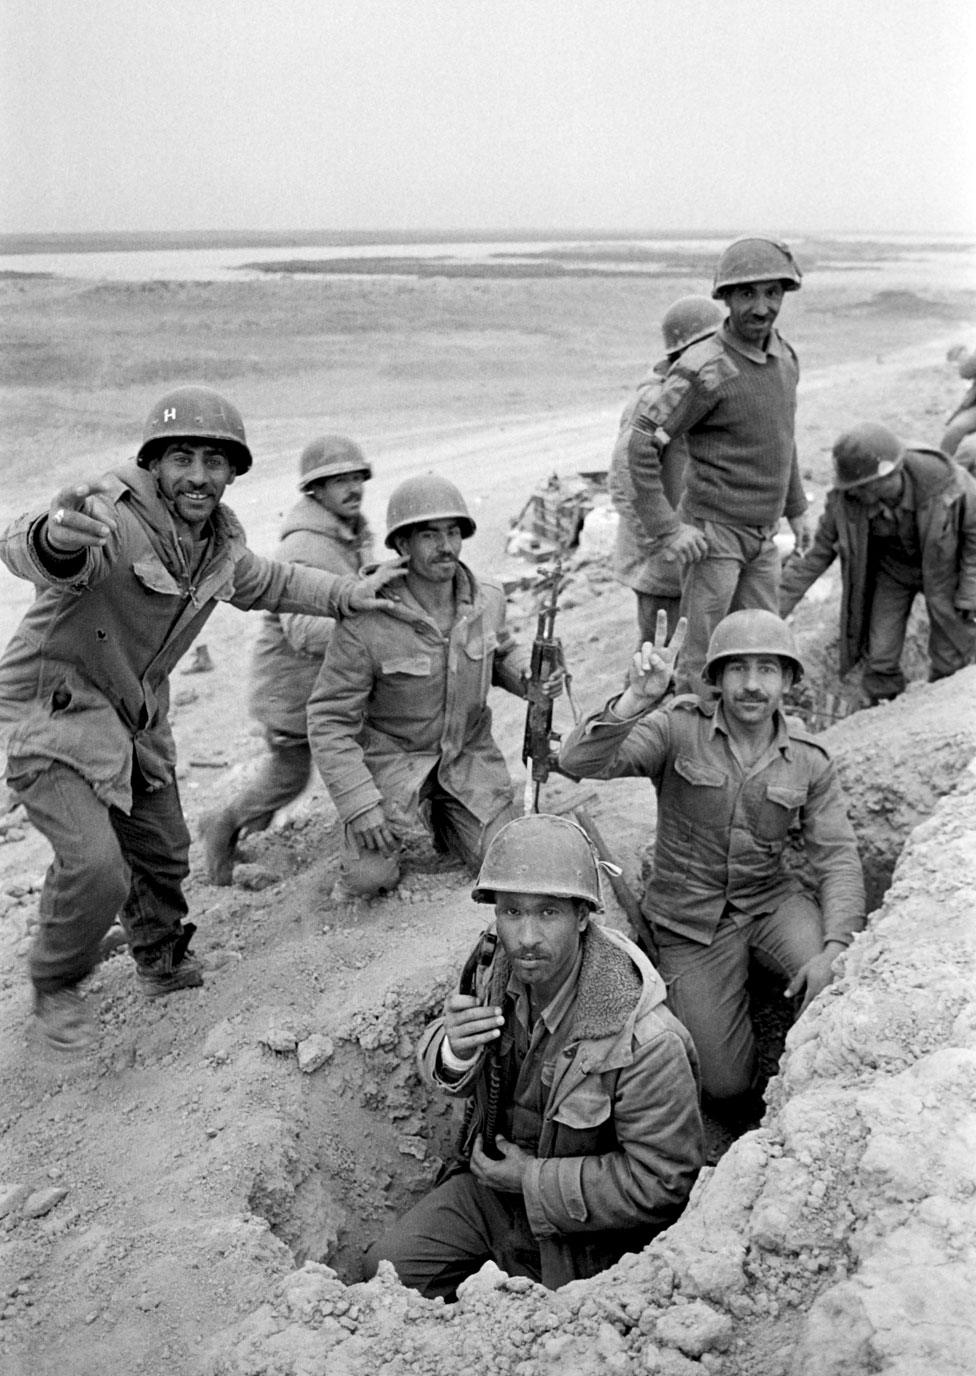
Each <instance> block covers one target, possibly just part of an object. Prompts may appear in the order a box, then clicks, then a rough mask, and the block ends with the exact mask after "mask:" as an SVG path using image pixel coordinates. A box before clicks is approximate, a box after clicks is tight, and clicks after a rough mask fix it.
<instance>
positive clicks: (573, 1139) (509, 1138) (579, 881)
mask: <svg viewBox="0 0 976 1376" xmlns="http://www.w3.org/2000/svg"><path fill="white" fill-rule="evenodd" d="M472 897H473V898H474V900H475V902H478V903H492V904H494V908H495V921H494V925H493V930H492V929H489V932H488V934H487V936H486V937H482V943H485V942H488V943H489V945H490V946H491V945H492V943H491V938H492V937H493V936H494V937H496V938H497V946H494V947H493V949H494V955H493V958H492V959H491V960H490V961H489V962H487V963H486V962H485V961H484V960H483V959H482V958H481V957H483V955H484V950H485V947H484V945H480V946H479V948H476V950H475V952H473V953H472V959H471V961H470V962H469V965H468V967H466V968H467V969H469V970H471V971H472V972H473V974H474V975H477V974H478V972H480V978H474V979H473V983H474V987H473V988H472V987H471V983H472V981H471V980H469V979H465V978H462V981H461V987H460V988H459V989H458V991H457V992H455V993H452V994H450V995H449V996H448V998H447V1001H446V1003H445V1006H444V1013H443V1016H442V1017H440V1018H438V1019H437V1020H436V1021H435V1022H434V1023H433V1024H432V1025H431V1026H430V1027H429V1028H427V1030H426V1032H425V1033H424V1035H423V1037H422V1039H421V1042H420V1046H419V1049H418V1059H419V1061H420V1066H421V1072H422V1074H423V1076H424V1078H425V1080H426V1081H427V1083H428V1084H429V1085H430V1086H432V1087H434V1088H437V1089H439V1090H442V1091H443V1092H444V1093H446V1094H449V1095H452V1096H454V1097H456V1098H458V1099H459V1100H461V1101H463V1102H466V1103H467V1105H468V1106H469V1109H468V1112H467V1113H466V1115H465V1118H464V1122H463V1126H462V1129H461V1132H460V1134H459V1141H458V1148H459V1149H458V1156H457V1159H456V1160H454V1161H451V1162H450V1163H448V1165H447V1167H446V1168H445V1171H444V1173H443V1175H442V1178H441V1180H440V1182H439V1183H438V1184H437V1185H436V1186H435V1188H434V1189H433V1191H432V1192H431V1193H430V1194H429V1195H428V1196H427V1197H426V1198H425V1199H423V1200H421V1201H420V1203H419V1204H417V1205H415V1206H414V1208H413V1209H411V1210H410V1211H409V1212H408V1213H407V1214H405V1215H404V1217H403V1218H402V1219H400V1221H399V1222H398V1223H397V1224H396V1225H395V1226H394V1227H393V1229H392V1230H391V1231H390V1232H389V1233H388V1234H387V1235H386V1236H385V1237H383V1238H382V1239H381V1240H380V1241H379V1242H377V1243H374V1245H373V1246H372V1247H371V1248H370V1249H369V1251H368V1253H367V1258H366V1270H367V1274H368V1275H369V1276H372V1275H374V1274H375V1272H376V1270H377V1268H378V1266H379V1263H380V1262H381V1261H384V1260H385V1261H389V1262H392V1264H393V1266H394V1267H395V1269H396V1271H397V1274H398V1275H399V1277H400V1280H401V1281H402V1282H403V1284H404V1285H408V1286H411V1287H412V1288H414V1289H416V1290H419V1291H420V1292H421V1294H423V1295H425V1296H427V1297H430V1298H433V1297H436V1296H442V1297H443V1298H445V1299H448V1300H452V1299H454V1298H455V1297H456V1292H457V1287H458V1285H459V1284H460V1283H461V1281H463V1280H464V1279H465V1278H466V1277H467V1276H470V1275H472V1274H473V1273H474V1272H475V1271H477V1270H478V1269H479V1268H480V1267H481V1266H482V1265H483V1264H484V1262H486V1261H493V1262H495V1264H496V1265H497V1266H499V1267H500V1268H502V1269H503V1270H505V1271H507V1272H508V1273H509V1274H510V1275H514V1276H528V1277H529V1278H530V1279H532V1280H535V1281H540V1282H541V1283H542V1284H543V1285H545V1286H547V1287H549V1288H550V1289H555V1288H557V1287H558V1286H560V1285H563V1284H565V1283H566V1282H568V1281H571V1280H578V1279H583V1278H586V1277H588V1276H592V1275H595V1274H596V1273H597V1272H599V1271H602V1270H604V1269H605V1268H606V1267H608V1266H611V1265H613V1263H614V1262H615V1261H617V1260H619V1258H620V1257H621V1256H622V1255H623V1254H624V1253H625V1252H638V1251H640V1250H641V1249H642V1248H643V1247H644V1246H646V1244H647V1243H648V1242H649V1241H650V1240H651V1239H652V1238H653V1237H654V1236H655V1235H656V1234H657V1233H659V1232H660V1231H661V1230H662V1229H664V1228H666V1227H668V1226H669V1225H670V1224H671V1223H673V1222H674V1220H675V1219H676V1218H677V1217H678V1215H679V1214H680V1213H681V1210H682V1209H683V1208H684V1205H685V1203H686V1202H687V1199H688V1195H689V1193H690V1192H691V1188H692V1185H693V1184H694V1182H695V1179H696V1176H697V1174H698V1171H699V1168H700V1166H701V1163H702V1123H701V1116H700V1113H699V1107H698V1072H697V1061H696V1057H695V1052H694V1047H693V1045H692V1042H691V1039H690V1037H689V1036H688V1033H687V1032H686V1030H685V1028H684V1027H682V1025H681V1024H680V1023H679V1022H678V1020H677V1019H676V1018H675V1017H674V1016H673V1015H672V1014H671V1013H670V1012H669V1011H668V1009H667V1007H666V1006H665V990H664V985H663V982H662V981H661V979H660V977H659V976H658V974H657V972H656V971H655V970H654V968H653V966H652V965H651V964H650V962H649V961H648V960H647V958H646V957H645V955H644V954H643V952H641V951H640V950H639V949H638V948H637V947H636V946H635V945H633V943H632V942H630V941H628V940H627V938H626V937H624V936H622V935H620V933H618V932H615V931H613V930H612V929H610V928H607V927H603V926H600V925H599V924H598V923H597V922H596V921H595V920H594V917H593V914H594V913H595V912H597V911H598V910H599V908H600V906H601V898H600V880H599V862H598V861H597V859H596V857H595V856H594V854H593V851H592V848H591V846H590V843H589V841H588V839H587V837H586V836H585V834H584V833H583V832H582V830H581V829H580V828H579V827H578V826H577V825H576V824H575V823H574V822H571V821H568V820H567V819H566V818H563V817H553V816H547V815H544V814H543V815H532V816H528V817H521V818H518V819H516V820H515V821H512V822H510V823H509V824H508V825H507V826H505V827H504V828H503V829H502V830H501V831H499V832H498V833H497V834H496V836H495V837H494V839H493V841H492V842H491V845H490V846H489V847H488V851H487V854H486V855H485V859H484V863H483V865H482V867H481V871H480V873H479V875H478V881H477V884H476V886H475V888H474V890H473V891H472Z"/></svg>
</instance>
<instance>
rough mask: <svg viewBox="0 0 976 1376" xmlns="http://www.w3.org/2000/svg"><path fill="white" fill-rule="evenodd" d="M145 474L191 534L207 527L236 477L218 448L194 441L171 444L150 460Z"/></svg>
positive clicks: (179, 441) (175, 441) (234, 470)
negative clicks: (154, 482)
mask: <svg viewBox="0 0 976 1376" xmlns="http://www.w3.org/2000/svg"><path fill="white" fill-rule="evenodd" d="M149 471H150V472H151V473H153V474H154V475H155V477H156V482H157V484H158V486H159V491H160V494H161V495H162V498H163V500H164V501H165V502H166V504H167V505H168V506H169V508H170V510H171V511H172V512H173V515H174V516H175V517H176V518H177V520H179V521H181V522H182V523H183V524H184V525H186V526H189V527H190V528H191V530H194V531H197V530H200V529H201V528H202V527H203V526H204V525H205V524H206V523H207V521H208V520H209V519H210V517H211V516H212V515H213V513H214V510H215V509H216V507H217V504H218V503H219V501H220V499H221V497H223V495H224V489H225V488H227V487H229V486H230V484H231V483H232V482H233V481H234V479H235V477H236V476H237V470H236V469H235V468H234V465H233V464H232V463H231V461H230V459H229V458H228V457H227V454H226V453H225V452H224V450H223V449H222V448H221V447H220V445H218V444H212V443H210V442H209V441H207V440H197V439H186V440H174V441H173V443H172V444H168V445H167V446H166V448H165V449H164V450H163V452H162V454H160V455H159V457H158V458H156V459H153V461H152V462H151V463H150V465H149Z"/></svg>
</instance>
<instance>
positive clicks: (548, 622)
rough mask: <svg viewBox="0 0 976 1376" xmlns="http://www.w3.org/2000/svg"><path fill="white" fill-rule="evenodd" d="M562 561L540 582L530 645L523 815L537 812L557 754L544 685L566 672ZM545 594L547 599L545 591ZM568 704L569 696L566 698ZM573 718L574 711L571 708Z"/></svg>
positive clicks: (549, 707)
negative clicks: (559, 625) (560, 617)
mask: <svg viewBox="0 0 976 1376" xmlns="http://www.w3.org/2000/svg"><path fill="white" fill-rule="evenodd" d="M562 574H563V567H562V560H561V559H559V558H557V559H556V562H555V564H554V565H553V568H552V572H551V573H550V574H549V575H548V577H547V578H546V579H545V581H544V583H543V596H544V599H545V600H544V601H543V603H542V606H541V607H540V609H539V621H538V626H537V629H536V633H535V640H533V642H532V660H531V664H530V668H529V677H528V681H527V683H526V693H525V696H526V697H527V699H528V703H529V705H528V707H527V709H526V712H525V735H524V737H523V740H522V763H523V764H525V765H526V766H528V771H529V772H528V775H527V777H526V780H525V806H524V808H523V811H524V812H525V813H527V814H528V813H530V812H538V811H539V790H540V788H541V787H542V785H543V784H544V783H545V781H546V780H547V779H548V777H549V774H550V772H551V771H552V770H553V769H556V768H557V767H558V766H557V764H556V753H555V751H554V750H553V748H552V745H553V741H558V740H559V732H558V731H553V729H552V698H550V697H547V696H546V694H545V692H544V691H543V684H544V683H545V681H546V679H547V678H549V676H550V674H552V673H554V672H555V670H556V669H565V667H566V660H565V658H564V656H563V647H562V642H561V641H560V640H557V639H556V635H555V624H556V612H557V611H558V606H557V599H558V597H559V584H560V582H561V581H562ZM547 591H548V597H546V592H547ZM566 691H567V695H569V675H568V674H567V675H566ZM569 700H570V705H572V703H573V700H572V696H571V695H569ZM573 715H574V716H575V715H576V709H575V707H573Z"/></svg>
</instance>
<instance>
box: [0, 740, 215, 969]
mask: <svg viewBox="0 0 976 1376" xmlns="http://www.w3.org/2000/svg"><path fill="white" fill-rule="evenodd" d="M13 768H14V762H11V770H12V771H13ZM9 783H10V787H11V789H12V790H13V791H14V792H15V793H16V795H17V797H18V799H19V800H20V801H21V802H22V803H23V804H24V808H25V810H26V812H27V816H28V818H29V819H30V822H31V825H32V826H34V827H36V828H37V830H38V831H39V832H40V833H41V835H42V836H45V837H46V838H47V840H48V842H49V843H50V845H51V848H52V850H53V851H54V859H53V860H52V862H51V864H50V865H49V867H48V870H47V873H46V875H45V876H44V884H43V887H42V889H41V898H40V904H39V917H40V926H39V928H38V932H37V936H36V937H35V940H34V945H33V947H32V949H31V952H30V977H31V980H32V982H33V984H34V987H35V988H36V989H37V990H38V991H39V992H41V993H53V992H55V991H56V990H58V989H62V988H65V987H67V986H71V985H75V984H77V983H78V982H79V981H80V980H82V979H84V978H85V976H86V975H88V974H90V973H91V971H92V970H93V969H94V967H95V965H96V964H97V963H98V957H99V943H100V942H101V940H102V938H103V937H104V936H105V934H106V932H107V931H108V930H109V928H110V927H111V926H112V923H113V922H114V921H115V920H116V918H118V919H119V921H120V922H121V924H122V926H123V928H124V930H125V933H126V936H127V937H128V939H129V946H130V949H131V951H132V955H133V956H134V957H135V959H136V960H137V961H139V960H152V959H153V958H154V956H155V955H157V954H158V952H159V951H160V950H161V949H162V948H163V947H165V946H166V945H167V944H168V943H171V942H174V941H176V940H177V939H178V937H179V935H180V933H181V932H182V930H183V918H184V917H185V916H186V913H187V903H186V899H185V898H184V896H183V882H184V880H185V879H186V877H187V875H188V874H189V872H190V865H189V854H190V833H189V831H188V829H187V825H186V821H185V820H184V817H183V808H182V805H181V803H180V796H179V791H178V789H177V786H176V782H175V780H174V781H173V782H172V783H170V784H167V785H166V786H164V787H163V788H158V789H154V790H152V791H150V789H149V788H148V786H147V785H146V782H145V780H144V779H143V778H142V776H141V774H140V773H139V770H138V769H137V768H134V769H133V778H132V811H131V812H130V813H125V812H123V811H122V810H121V809H120V808H117V807H108V806H106V805H105V804H104V803H103V802H101V801H100V800H99V799H98V798H97V797H96V795H95V792H94V790H93V789H92V787H91V785H90V784H88V783H87V782H86V781H85V780H84V779H83V778H82V777H81V775H80V774H78V773H77V772H76V771H75V770H73V769H70V768H69V767H68V766H67V765H64V764H58V763H54V764H52V765H51V766H50V767H49V768H48V769H45V770H42V771H40V772H38V773H34V772H31V773H28V774H23V775H21V776H20V777H18V776H17V775H16V773H15V772H11V776H10V778H9Z"/></svg>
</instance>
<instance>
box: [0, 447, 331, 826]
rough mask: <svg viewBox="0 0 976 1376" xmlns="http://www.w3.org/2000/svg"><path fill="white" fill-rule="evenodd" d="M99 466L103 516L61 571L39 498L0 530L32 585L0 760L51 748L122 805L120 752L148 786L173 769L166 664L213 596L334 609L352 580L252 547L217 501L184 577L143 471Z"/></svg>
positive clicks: (15, 643)
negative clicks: (40, 541) (49, 554)
mask: <svg viewBox="0 0 976 1376" xmlns="http://www.w3.org/2000/svg"><path fill="white" fill-rule="evenodd" d="M106 476H107V480H108V481H109V482H110V484H111V489H110V491H109V492H108V493H107V494H100V495H97V496H95V497H94V498H92V503H93V506H94V508H95V510H96V513H97V512H99V511H100V512H103V513H104V515H105V517H106V519H107V520H112V521H114V522H115V524H116V529H115V531H114V532H113V533H112V534H110V535H109V537H108V539H107V540H106V542H105V544H104V546H102V547H99V548H95V547H93V548H90V549H88V550H86V551H85V552H84V554H83V558H82V560H81V563H80V567H78V568H76V569H75V571H73V572H72V573H71V574H70V575H66V576H62V577H59V576H57V575H56V574H52V573H51V572H50V571H49V570H48V569H47V568H46V567H45V566H44V564H42V562H41V560H40V558H39V556H38V554H37V550H36V548H35V539H36V538H37V534H38V531H39V528H40V527H41V525H42V523H43V522H44V521H45V520H46V518H47V511H46V510H45V511H43V512H35V513H33V514H29V515H26V516H22V517H20V518H19V519H18V520H16V521H14V522H13V523H12V525H10V526H9V527H8V529H7V530H6V531H5V533H4V535H3V537H2V539H0V558H2V559H3V561H4V563H5V564H6V565H7V567H8V568H9V569H10V571H11V572H12V573H14V574H16V575H17V576H18V577H19V578H26V579H29V580H30V581H31V582H32V583H34V585H35V586H36V588H37V589H38V593H37V598H36V600H35V601H34V603H33V605H32V606H31V608H30V610H29V611H28V612H27V614H26V615H25V616H24V619H23V620H22V622H21V623H20V626H19V627H18V629H17V631H16V632H15V633H14V635H13V637H12V638H11V640H10V642H9V644H8V645H7V647H6V650H5V651H4V654H3V658H2V660H0V720H3V721H4V722H7V723H9V722H14V723H15V725H14V726H13V730H12V731H11V732H10V734H9V737H8V742H7V746H8V751H7V753H8V774H10V775H11V776H12V775H14V774H15V773H22V772H24V771H25V770H27V769H38V768H41V769H43V768H46V767H47V766H48V765H50V763H51V762H52V761H55V760H57V761H60V762H61V763H63V764H66V765H69V766H70V767H71V768H72V769H74V770H76V771H77V772H78V773H79V774H80V775H81V776H82V778H84V779H86V780H87V781H88V783H89V784H90V785H91V787H92V789H93V790H94V792H95V794H96V795H97V796H98V797H99V798H100V799H101V800H102V801H103V802H104V803H105V804H106V805H113V806H116V807H119V808H122V809H123V811H126V812H127V811H128V810H129V808H130V807H131V802H132V792H131V776H132V767H133V756H134V757H135V760H136V762H137V763H138V767H139V769H140V771H141V773H142V775H143V777H144V778H145V780H146V782H147V784H148V785H149V786H150V788H153V787H162V786H163V785H164V784H166V783H169V782H170V781H171V780H172V778H173V770H174V765H175V748H174V744H173V734H172V730H171V727H170V723H169V675H170V673H171V671H172V669H173V667H174V666H175V664H176V663H177V661H178V660H179V659H180V657H181V656H182V655H184V654H185V653H186V651H187V650H188V649H189V647H190V645H191V643H192V642H193V640H194V639H195V637H196V636H197V635H198V634H199V632H200V631H201V630H202V628H203V626H204V624H205V623H206V621H207V619H208V617H209V616H210V615H211V614H212V612H213V611H214V609H215V607H216V606H217V605H218V603H220V602H229V603H230V604H231V605H232V606H234V607H240V608H241V609H243V610H245V611H246V610H249V609H251V608H259V609H260V608H269V609H276V610H278V611H295V612H299V611H303V612H319V613H322V614H327V615H337V614H339V613H340V612H342V611H345V610H346V609H347V598H348V594H349V591H350V590H351V589H352V587H353V586H354V582H355V580H354V579H352V578H336V577H335V576H333V575H331V574H326V573H323V572H320V571H319V570H317V569H305V568H301V567H300V566H299V565H297V564H279V563H276V562H274V561H273V560H271V559H262V558H260V557H259V556H258V555H256V554H254V553H253V552H252V551H251V550H249V549H248V547H247V545H246V543H245V536H244V531H243V529H242V528H241V525H240V523H239V521H238V520H237V517H236V516H235V515H234V513H233V512H232V511H231V510H230V509H229V508H228V507H225V506H223V505H221V506H218V507H217V509H216V510H215V512H214V514H213V516H212V518H211V522H210V544H209V548H208V550H207V553H206V556H205V558H204V561H203V563H202V564H201V566H200V568H199V569H198V571H197V572H196V574H195V576H194V577H193V578H192V579H191V577H190V572H189V569H188V567H187V564H186V560H185V556H184V555H183V552H182V550H181V548H180V545H179V542H178V540H177V537H176V527H175V526H174V524H173V521H172V518H171V516H170V513H169V509H168V508H167V506H166V505H165V503H164V502H163V500H162V498H161V497H160V496H159V494H158V491H157V488H156V481H155V478H154V477H153V475H152V474H151V473H149V472H147V471H146V470H145V469H142V468H139V467H138V466H137V465H136V464H135V463H131V464H127V465H125V466H124V467H121V468H118V469H116V470H114V471H113V472H112V473H110V474H108V475H106ZM72 568H73V569H74V568H75V566H74V565H72Z"/></svg>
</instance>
